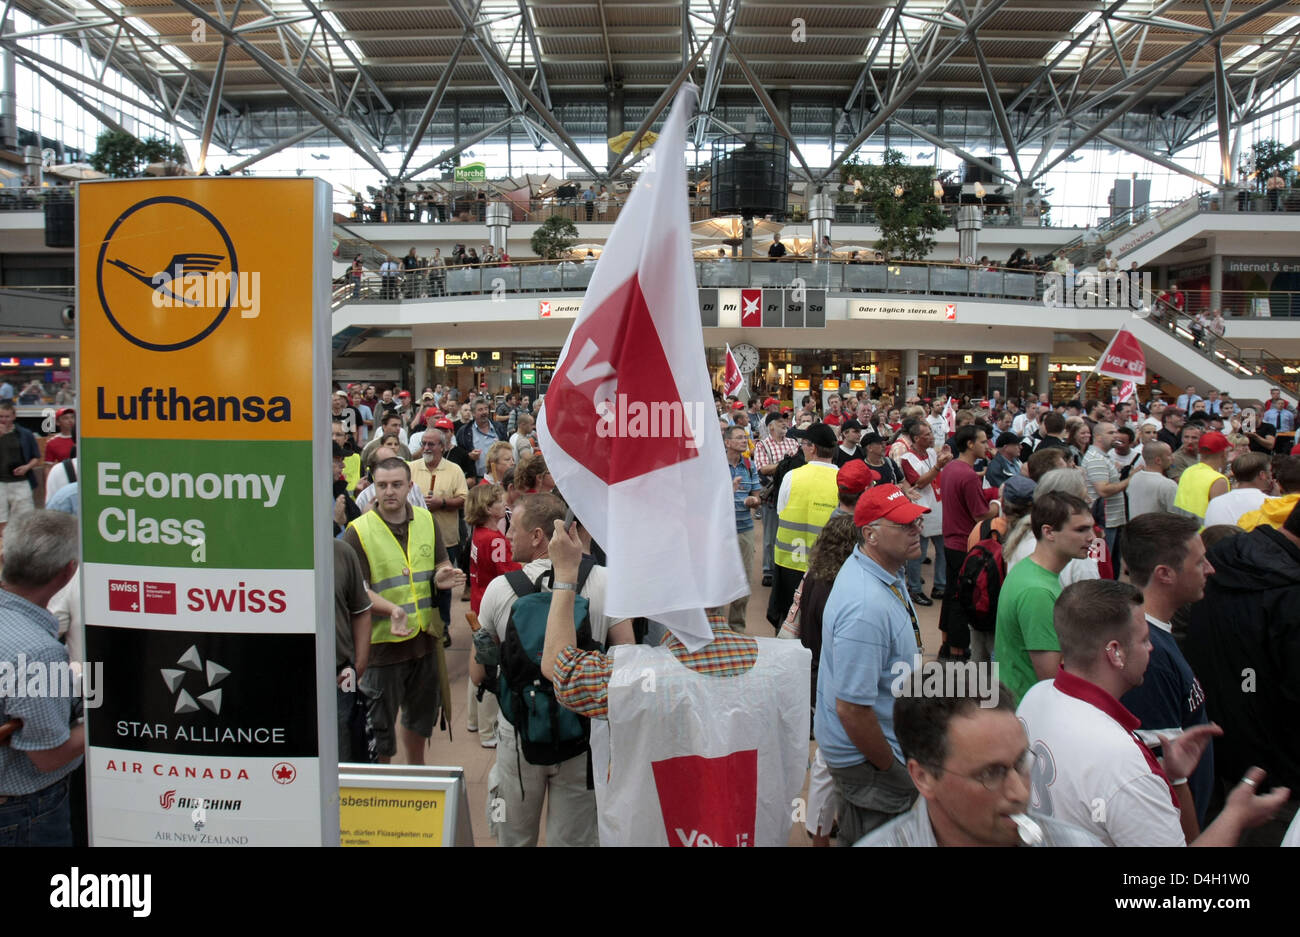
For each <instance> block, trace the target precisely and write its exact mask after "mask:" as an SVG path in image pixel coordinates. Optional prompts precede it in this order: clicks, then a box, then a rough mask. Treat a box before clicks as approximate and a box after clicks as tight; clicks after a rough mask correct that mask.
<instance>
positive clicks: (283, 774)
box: [271, 761, 298, 784]
mask: <svg viewBox="0 0 1300 937" xmlns="http://www.w3.org/2000/svg"><path fill="white" fill-rule="evenodd" d="M271 777H272V778H273V779H274V780H275V783H276V784H292V783H293V780H294V778H296V777H298V771H297V769H296V768H294V766H293V765H291V764H289V763H288V762H287V761H282V762H280V763H279V764H278V765H276V766H275V767H274V768H272V769H271Z"/></svg>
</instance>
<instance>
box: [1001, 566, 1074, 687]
mask: <svg viewBox="0 0 1300 937" xmlns="http://www.w3.org/2000/svg"><path fill="white" fill-rule="evenodd" d="M1060 594H1061V577H1060V576H1059V575H1057V574H1056V573H1053V572H1050V571H1049V570H1046V569H1043V567H1041V566H1039V565H1038V564H1037V563H1035V562H1034V561H1033V560H1032V559H1028V558H1026V559H1023V560H1021V561H1020V562H1019V563H1017V564H1016V565H1015V567H1014V568H1013V569H1012V570H1011V572H1009V573H1008V574H1007V578H1006V581H1005V582H1003V583H1002V591H1001V592H1000V593H998V624H997V633H996V635H995V637H994V644H993V651H994V658H995V659H996V660H997V662H998V672H999V676H1000V678H1001V680H1002V682H1003V683H1004V684H1006V687H1007V689H1008V690H1010V691H1011V692H1012V693H1014V694H1015V698H1016V701H1017V702H1019V701H1020V699H1021V697H1023V696H1024V695H1025V693H1027V692H1028V691H1029V688H1030V687H1031V686H1033V685H1034V684H1035V683H1037V682H1038V675H1037V674H1035V673H1034V665H1033V663H1032V662H1031V661H1030V660H1029V652H1030V651H1059V650H1060V649H1061V645H1060V643H1058V641H1057V640H1056V628H1055V626H1054V625H1053V624H1052V609H1053V608H1054V606H1055V605H1056V597H1057V596H1058V595H1060Z"/></svg>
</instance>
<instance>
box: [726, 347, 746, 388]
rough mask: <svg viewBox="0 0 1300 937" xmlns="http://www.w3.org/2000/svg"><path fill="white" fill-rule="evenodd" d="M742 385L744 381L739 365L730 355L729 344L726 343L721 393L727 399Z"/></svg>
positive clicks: (733, 356) (734, 357)
mask: <svg viewBox="0 0 1300 937" xmlns="http://www.w3.org/2000/svg"><path fill="white" fill-rule="evenodd" d="M744 383H745V379H744V377H742V376H741V374H740V365H739V364H737V363H736V356H735V355H733V354H732V353H731V343H730V342H728V343H727V366H726V369H725V370H724V371H723V373H722V393H723V394H724V395H725V396H727V397H733V396H735V393H736V391H738V390H740V386H741V385H742V384H744Z"/></svg>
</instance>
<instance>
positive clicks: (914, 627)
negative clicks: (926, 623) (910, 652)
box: [889, 582, 925, 654]
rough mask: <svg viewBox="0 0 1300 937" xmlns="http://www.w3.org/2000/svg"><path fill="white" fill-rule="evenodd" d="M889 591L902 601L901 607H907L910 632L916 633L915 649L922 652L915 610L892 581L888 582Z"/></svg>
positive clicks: (922, 647)
mask: <svg viewBox="0 0 1300 937" xmlns="http://www.w3.org/2000/svg"><path fill="white" fill-rule="evenodd" d="M889 591H890V592H892V593H894V596H895V598H897V599H898V601H900V602H902V603H903V608H905V609H907V617H908V618H910V619H912V633H913V634H915V635H916V649H917V650H918V651H920V652H921V653H922V654H924V653H925V647H924V646H923V645H922V644H921V623H920V622H918V621H917V620H916V610H915V609H913V608H912V603H911V602H909V601H907V599H905V598H903V593H902V592H900V591H899V590H898V586H896V585H894V584H893V583H892V582H891V583H890V584H889Z"/></svg>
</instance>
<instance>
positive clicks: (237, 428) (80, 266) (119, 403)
mask: <svg viewBox="0 0 1300 937" xmlns="http://www.w3.org/2000/svg"><path fill="white" fill-rule="evenodd" d="M316 185H318V183H317V182H315V181H314V180H311V179H229V178H222V179H141V180H129V181H112V182H92V183H83V184H82V185H81V188H80V191H79V193H78V201H79V205H78V243H77V282H78V285H79V289H78V291H77V295H78V303H79V309H78V312H77V323H78V325H79V326H80V330H81V367H82V371H81V373H82V380H83V385H82V387H81V399H82V410H81V412H80V413H79V414H78V418H79V421H80V424H81V427H80V428H81V430H82V432H83V433H84V434H85V435H86V436H88V437H97V436H98V437H114V438H135V439H152V438H159V437H160V436H165V437H166V438H173V439H175V438H182V439H243V440H250V439H275V440H306V439H310V438H312V430H313V426H312V416H311V403H312V399H311V393H312V374H311V369H310V368H303V367H293V368H286V367H285V359H286V356H287V355H297V356H298V357H299V358H300V357H301V355H302V354H303V353H305V352H304V350H305V349H310V348H311V347H312V345H311V343H312V316H311V308H312V301H313V295H312V289H313V278H314V275H315V258H314V257H313V256H312V242H311V239H310V238H297V237H285V236H284V234H283V230H282V228H281V226H280V225H277V224H276V223H275V219H276V218H281V217H283V218H311V217H312V213H313V191H314V187H315V186H316ZM163 430H165V432H163Z"/></svg>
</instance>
